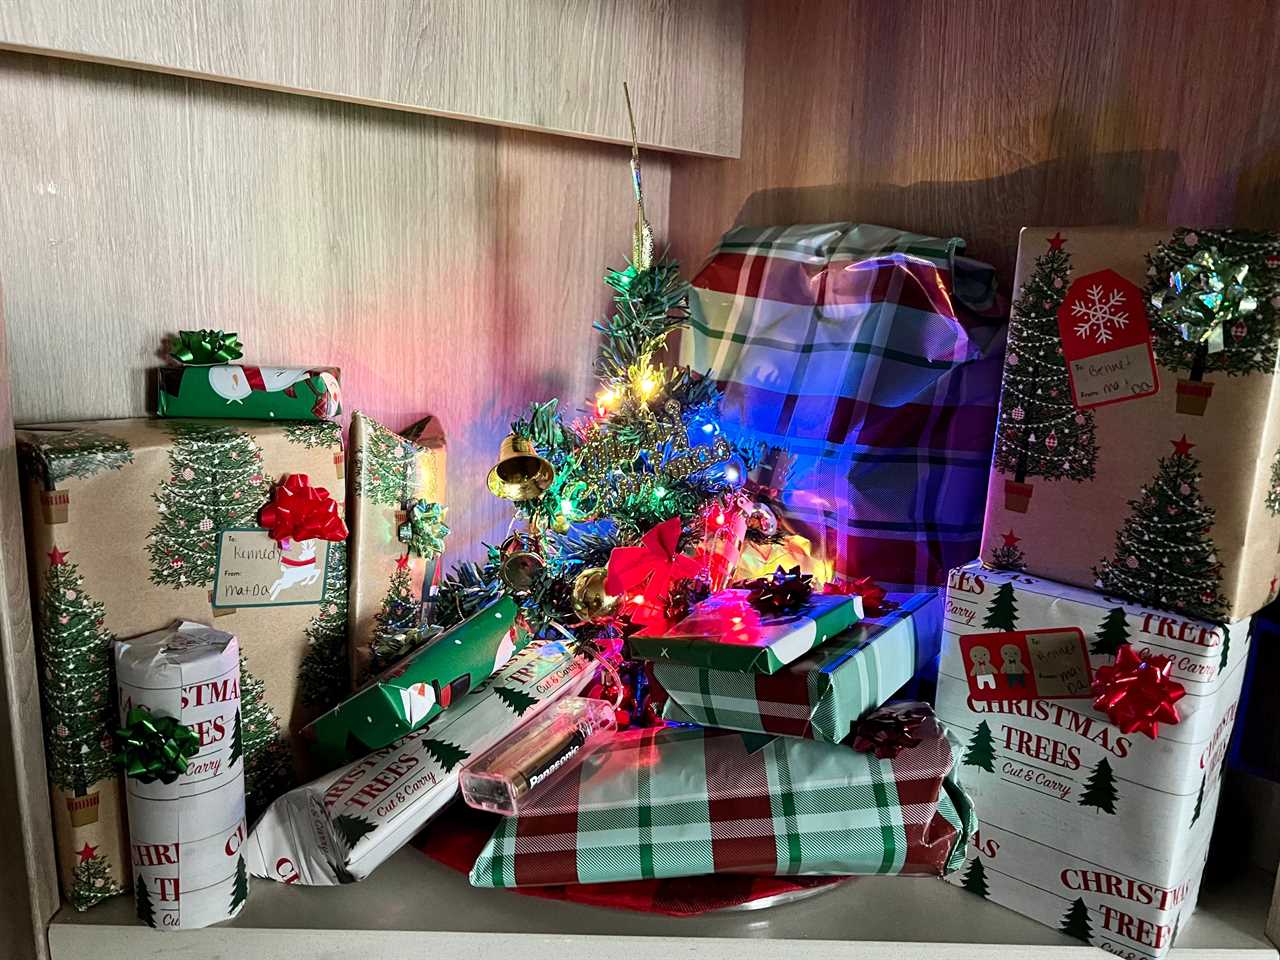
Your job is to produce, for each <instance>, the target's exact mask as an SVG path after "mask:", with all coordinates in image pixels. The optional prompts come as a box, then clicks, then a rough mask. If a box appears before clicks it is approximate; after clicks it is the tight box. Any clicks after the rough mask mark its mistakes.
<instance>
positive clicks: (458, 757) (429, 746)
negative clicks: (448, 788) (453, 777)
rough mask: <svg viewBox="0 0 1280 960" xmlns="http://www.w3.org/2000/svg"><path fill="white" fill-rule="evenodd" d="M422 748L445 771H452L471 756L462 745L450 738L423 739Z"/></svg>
mask: <svg viewBox="0 0 1280 960" xmlns="http://www.w3.org/2000/svg"><path fill="white" fill-rule="evenodd" d="M422 749H423V750H425V751H426V752H427V753H428V755H430V757H431V759H432V760H434V761H435V762H436V763H438V764H440V768H441V769H442V770H444V772H445V773H450V772H452V771H453V768H454V767H456V766H457V765H458V764H460V763H461V762H462V761H463V760H465V759H467V757H469V756H471V754H470V753H468V752H467V751H466V750H463V749H462V747H460V746H458V745H457V744H456V743H450V742H449V741H448V740H430V739H428V740H423V741H422Z"/></svg>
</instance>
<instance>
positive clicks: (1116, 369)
mask: <svg viewBox="0 0 1280 960" xmlns="http://www.w3.org/2000/svg"><path fill="white" fill-rule="evenodd" d="M1016 286H1017V288H1018V296H1017V300H1016V301H1015V303H1014V309H1013V317H1012V320H1011V322H1010V331H1009V352H1008V356H1007V357H1006V359H1005V372H1004V392H1003V400H1002V403H1001V410H1000V422H999V426H998V428H997V432H996V446H995V458H994V462H993V466H992V474H991V495H990V497H989V499H988V501H987V516H986V526H985V530H984V534H983V544H982V557H983V559H985V560H986V561H988V563H990V564H991V565H993V566H997V567H1000V568H1002V569H1010V570H1027V571H1030V572H1032V573H1035V574H1037V575H1043V576H1046V577H1050V578H1052V579H1054V580H1056V581H1059V582H1061V583H1070V584H1074V585H1077V586H1084V587H1092V588H1096V589H1099V590H1103V591H1106V592H1107V593H1109V594H1112V595H1116V596H1122V597H1125V598H1127V599H1131V600H1133V601H1134V602H1136V603H1140V604H1143V605H1144V606H1149V607H1160V608H1163V609H1168V610H1176V611H1181V612H1182V613H1185V614H1186V615H1187V616H1190V617H1194V618H1196V619H1201V620H1214V621H1224V620H1225V621H1230V620H1236V619H1239V618H1240V617H1243V616H1245V615H1247V614H1250V613H1253V612H1254V611H1256V610H1258V609H1260V608H1261V607H1262V606H1264V605H1265V604H1266V603H1268V602H1269V601H1270V600H1272V599H1274V598H1275V597H1276V595H1277V591H1278V588H1277V583H1278V582H1280V581H1278V580H1277V576H1280V557H1277V548H1278V547H1280V466H1277V465H1278V464H1280V449H1278V448H1280V412H1277V411H1278V409H1280V408H1277V406H1276V403H1275V401H1274V399H1273V396H1274V394H1275V383H1276V378H1275V374H1274V370H1275V366H1276V358H1277V343H1278V342H1280V326H1278V321H1280V234H1260V233H1252V232H1244V231H1231V230H1224V231H1210V230H1188V229H1185V228H1180V229H1177V230H1172V231H1170V230H1168V229H1134V228H1093V229H1076V228H1062V229H1058V228H1054V227H1039V228H1032V227H1028V228H1026V229H1025V230H1023V232H1022V239H1021V243H1020V245H1019V249H1018V267H1017V275H1016ZM1068 526H1069V527H1070V529H1071V531H1072V534H1073V535H1072V536H1071V537H1069V538H1065V539H1064V538H1063V537H1062V535H1061V532H1062V530H1063V529H1064V528H1066V527H1068Z"/></svg>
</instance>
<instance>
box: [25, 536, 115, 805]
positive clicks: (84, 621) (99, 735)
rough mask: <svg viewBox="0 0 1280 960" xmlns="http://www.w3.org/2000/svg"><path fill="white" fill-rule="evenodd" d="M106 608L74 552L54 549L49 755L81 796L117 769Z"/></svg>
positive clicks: (56, 775)
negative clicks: (74, 559) (87, 582)
mask: <svg viewBox="0 0 1280 960" xmlns="http://www.w3.org/2000/svg"><path fill="white" fill-rule="evenodd" d="M105 616H106V610H105V608H104V607H103V605H102V604H101V603H99V602H98V601H97V600H94V599H93V598H92V597H90V596H89V594H88V593H86V592H85V587H84V578H83V577H82V576H81V575H80V571H79V569H78V568H77V567H76V565H75V564H74V563H72V562H70V561H69V560H68V559H67V554H66V553H64V552H62V551H61V550H59V549H58V548H57V547H54V548H53V549H52V550H51V551H50V552H49V567H48V570H47V571H46V573H45V579H44V589H43V591H42V592H41V596H40V646H39V653H40V659H41V669H42V671H43V673H44V682H43V683H41V684H40V691H41V694H42V699H43V703H44V730H45V750H46V752H45V762H46V764H47V765H48V768H49V778H50V780H52V781H53V784H54V786H56V787H60V788H61V789H63V790H68V791H71V792H72V793H74V794H75V795H76V796H83V795H84V794H85V792H86V791H87V790H88V789H89V788H90V787H91V786H93V784H95V783H97V782H98V781H100V780H105V779H108V778H110V777H114V776H115V772H116V771H115V767H114V765H113V762H112V759H111V755H112V753H113V751H114V744H113V741H112V731H113V730H114V729H115V717H114V716H113V714H114V708H113V700H114V689H113V680H112V674H113V671H112V661H111V644H112V643H113V642H114V640H115V637H113V636H112V635H111V633H110V632H108V631H107V630H104V629H103V627H102V623H103V619H104V617H105Z"/></svg>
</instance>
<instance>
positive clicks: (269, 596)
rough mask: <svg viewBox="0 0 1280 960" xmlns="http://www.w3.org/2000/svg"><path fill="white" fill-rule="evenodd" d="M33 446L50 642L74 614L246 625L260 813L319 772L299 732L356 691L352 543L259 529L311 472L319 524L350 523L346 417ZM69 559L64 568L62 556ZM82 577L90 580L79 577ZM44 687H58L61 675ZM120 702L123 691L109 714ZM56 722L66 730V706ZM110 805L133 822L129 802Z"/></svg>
mask: <svg viewBox="0 0 1280 960" xmlns="http://www.w3.org/2000/svg"><path fill="white" fill-rule="evenodd" d="M18 445H19V454H20V458H21V460H22V462H23V464H24V467H25V473H26V481H25V482H26V487H25V508H26V513H27V519H28V538H29V547H30V553H31V557H32V558H33V564H34V567H35V570H36V574H37V583H38V586H39V588H40V590H41V591H42V595H43V596H44V597H45V600H44V601H43V602H42V603H41V605H40V622H41V624H42V628H41V635H40V638H39V641H40V645H41V648H42V649H43V650H44V651H45V652H46V653H52V652H55V651H57V650H59V649H61V648H62V647H63V644H64V641H63V640H62V639H61V637H62V636H63V635H64V634H65V633H66V629H67V625H68V624H67V623H64V622H63V621H62V617H63V616H66V617H68V618H70V619H69V621H68V623H71V622H74V623H77V624H79V626H78V627H77V629H83V630H96V631H98V632H99V633H100V634H101V635H102V637H104V638H105V637H107V636H108V635H110V636H114V637H121V636H125V637H127V636H136V635H139V634H143V633H147V632H149V631H152V630H157V629H161V628H163V627H165V626H167V625H168V624H170V623H172V622H173V620H174V619H175V618H176V619H182V620H191V621H195V622H204V623H208V622H214V623H217V624H219V625H224V624H225V625H226V626H227V628H228V629H231V630H233V631H234V632H235V634H236V636H237V637H238V638H239V643H240V653H241V655H242V657H243V658H244V670H245V672H244V675H243V680H242V684H241V698H242V701H243V702H242V713H243V717H244V737H245V754H246V756H245V779H246V787H247V790H248V805H249V816H250V819H252V817H253V815H254V814H255V813H256V812H257V811H259V810H261V809H264V808H265V807H266V804H267V803H268V802H269V801H270V800H271V798H273V797H275V796H276V795H278V794H279V793H280V792H282V791H283V790H285V789H287V788H288V787H289V786H290V785H291V784H292V782H294V776H295V763H296V764H297V765H298V769H297V772H299V773H305V772H306V761H307V758H308V752H307V750H306V749H305V746H304V745H302V744H301V743H298V742H297V741H296V737H295V734H296V733H297V732H298V731H300V730H301V729H302V727H303V726H304V725H305V724H306V723H308V722H309V721H310V720H312V719H313V718H315V717H316V716H319V715H320V714H321V713H323V712H324V711H325V710H327V709H328V708H329V707H331V706H333V705H334V704H336V703H338V702H340V701H341V699H342V697H344V696H346V695H347V694H348V693H349V691H350V680H349V660H348V654H347V643H346V631H347V574H346V569H347V567H346V559H347V557H346V543H345V542H343V541H330V540H327V539H323V538H322V537H321V536H310V537H308V538H302V537H298V538H294V539H291V540H289V541H288V543H287V545H282V544H281V543H279V542H277V541H275V540H273V539H272V538H271V535H270V533H269V531H268V530H267V529H265V528H263V527H262V526H260V516H261V515H262V513H263V508H264V507H266V506H267V505H268V503H269V502H272V501H275V500H276V499H278V498H279V497H285V498H288V497H290V496H292V495H293V493H295V492H296V491H298V490H299V489H302V488H303V487H304V484H303V483H302V481H303V480H306V481H307V483H306V484H305V490H304V492H303V493H301V494H299V495H300V496H302V498H303V499H304V500H307V501H308V502H314V503H315V504H316V505H317V506H323V505H324V504H325V503H326V501H323V500H321V499H320V497H319V494H318V492H317V491H318V490H320V489H325V490H327V491H328V494H329V497H328V501H327V502H328V503H329V509H330V511H331V512H330V513H327V514H325V516H324V518H323V519H324V521H325V523H324V527H323V528H322V529H321V531H320V532H321V533H324V534H325V535H333V534H331V533H329V532H328V530H327V528H328V527H329V526H332V525H335V524H334V521H335V520H336V525H337V526H340V525H341V521H340V513H341V504H342V501H343V496H344V490H343V486H344V484H343V481H342V476H343V472H342V439H341V433H340V431H339V428H338V426H337V424H334V423H330V422H324V421H321V422H312V423H306V422H298V423H264V422H254V421H219V420H149V419H136V420H107V421H98V422H84V423H68V424H53V425H47V426H38V427H28V428H23V429H20V430H19V431H18ZM286 476H289V477H291V479H290V481H289V482H288V483H280V481H282V480H283V479H284V478H285V477H286ZM335 504H336V505H335ZM303 519H305V518H303ZM277 522H279V520H277ZM295 532H298V531H295ZM55 556H56V557H57V558H59V561H58V563H57V564H54V563H52V562H49V560H48V559H47V558H52V557H55ZM68 558H69V562H70V564H71V566H70V567H69V568H67V569H66V570H64V569H63V565H65V564H66V563H67V562H68ZM68 570H74V574H71V573H69V572H68ZM68 576H73V577H74V578H75V579H76V580H77V583H78V585H77V586H72V585H71V584H70V583H64V578H66V577H68ZM55 591H60V592H55ZM68 591H70V592H71V593H72V594H73V596H74V597H75V599H74V600H69V599H68V597H67V592H68ZM64 604H71V605H72V606H76V605H77V604H78V605H79V606H77V607H76V609H67V608H64V606H63V605H64ZM83 640H84V637H83V636H82V635H79V634H77V635H76V642H77V643H81V642H83ZM86 667H87V661H86ZM45 687H46V692H53V693H54V694H55V695H56V694H57V683H56V681H55V680H54V679H53V678H49V677H48V676H46V683H45ZM109 701H110V687H109V686H108V687H106V688H104V699H103V701H102V705H103V709H107V705H108V704H109ZM47 722H49V723H50V725H51V728H53V734H54V735H55V736H57V729H56V728H57V725H58V719H57V716H56V714H55V712H54V711H50V712H49V714H48V718H47ZM66 726H67V728H68V730H70V729H72V726H71V725H70V724H66ZM291 755H292V756H291ZM86 756H87V758H89V759H92V758H93V757H94V756H96V754H94V753H93V752H92V751H90V753H89V754H87V755H86ZM89 772H93V771H89ZM84 777H85V772H84V771H81V772H79V773H77V774H76V775H75V777H73V778H72V782H74V783H76V784H77V785H79V784H80V781H82V780H83V779H84ZM55 782H56V781H55ZM90 782H92V781H90ZM84 786H88V784H84ZM73 792H74V790H73ZM104 799H105V798H104ZM59 802H61V801H59ZM78 814H79V815H84V812H83V811H78ZM99 815H100V816H101V817H113V818H117V819H118V816H119V811H118V810H114V809H108V808H100V810H99ZM113 829H115V830H116V832H117V833H119V828H118V827H115V828H113ZM90 843H91V844H94V845H97V844H98V843H99V840H97V839H93V840H90ZM77 848H78V847H77ZM102 849H103V850H104V851H105V850H107V849H109V848H108V847H104V848H102Z"/></svg>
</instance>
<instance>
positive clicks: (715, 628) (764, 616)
mask: <svg viewBox="0 0 1280 960" xmlns="http://www.w3.org/2000/svg"><path fill="white" fill-rule="evenodd" d="M861 618H862V598H861V597H856V596H855V597H844V596H832V595H825V594H818V595H815V596H812V597H810V598H809V600H808V601H807V602H806V603H805V604H804V606H803V607H802V608H801V609H799V610H797V611H796V612H794V613H790V612H783V613H762V612H761V611H760V610H759V609H757V608H756V607H755V606H753V605H752V603H751V600H750V591H749V590H746V589H742V588H730V589H728V590H721V591H720V592H719V593H717V594H715V595H714V596H711V597H708V598H707V599H706V600H703V601H701V602H700V603H697V604H695V605H694V606H693V609H692V610H691V611H690V612H689V615H688V616H686V617H685V618H684V619H683V620H681V621H680V622H679V623H676V624H674V625H673V626H670V627H667V628H665V629H662V632H660V633H658V632H655V633H653V634H652V635H650V634H648V632H647V631H646V632H642V633H640V634H637V635H635V636H632V637H630V638H629V639H628V640H627V649H628V651H629V653H630V655H631V656H633V657H637V658H639V659H641V660H655V661H659V662H667V661H670V662H672V663H684V664H689V665H691V666H700V667H712V668H715V669H718V670H734V671H738V672H743V671H746V672H755V673H776V672H777V671H778V670H780V669H782V667H783V666H785V665H786V664H788V663H791V662H792V661H794V660H796V659H798V658H799V657H802V656H804V654H806V653H808V652H809V651H810V650H812V649H813V648H814V647H817V646H819V645H821V644H823V643H825V642H826V641H827V640H829V639H830V638H832V637H834V636H835V635H836V634H838V633H840V632H841V631H843V630H846V629H848V628H849V627H850V626H852V625H853V624H854V623H856V622H857V621H858V620H860V619H861ZM657 629H659V628H655V631H656V630H657Z"/></svg>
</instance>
